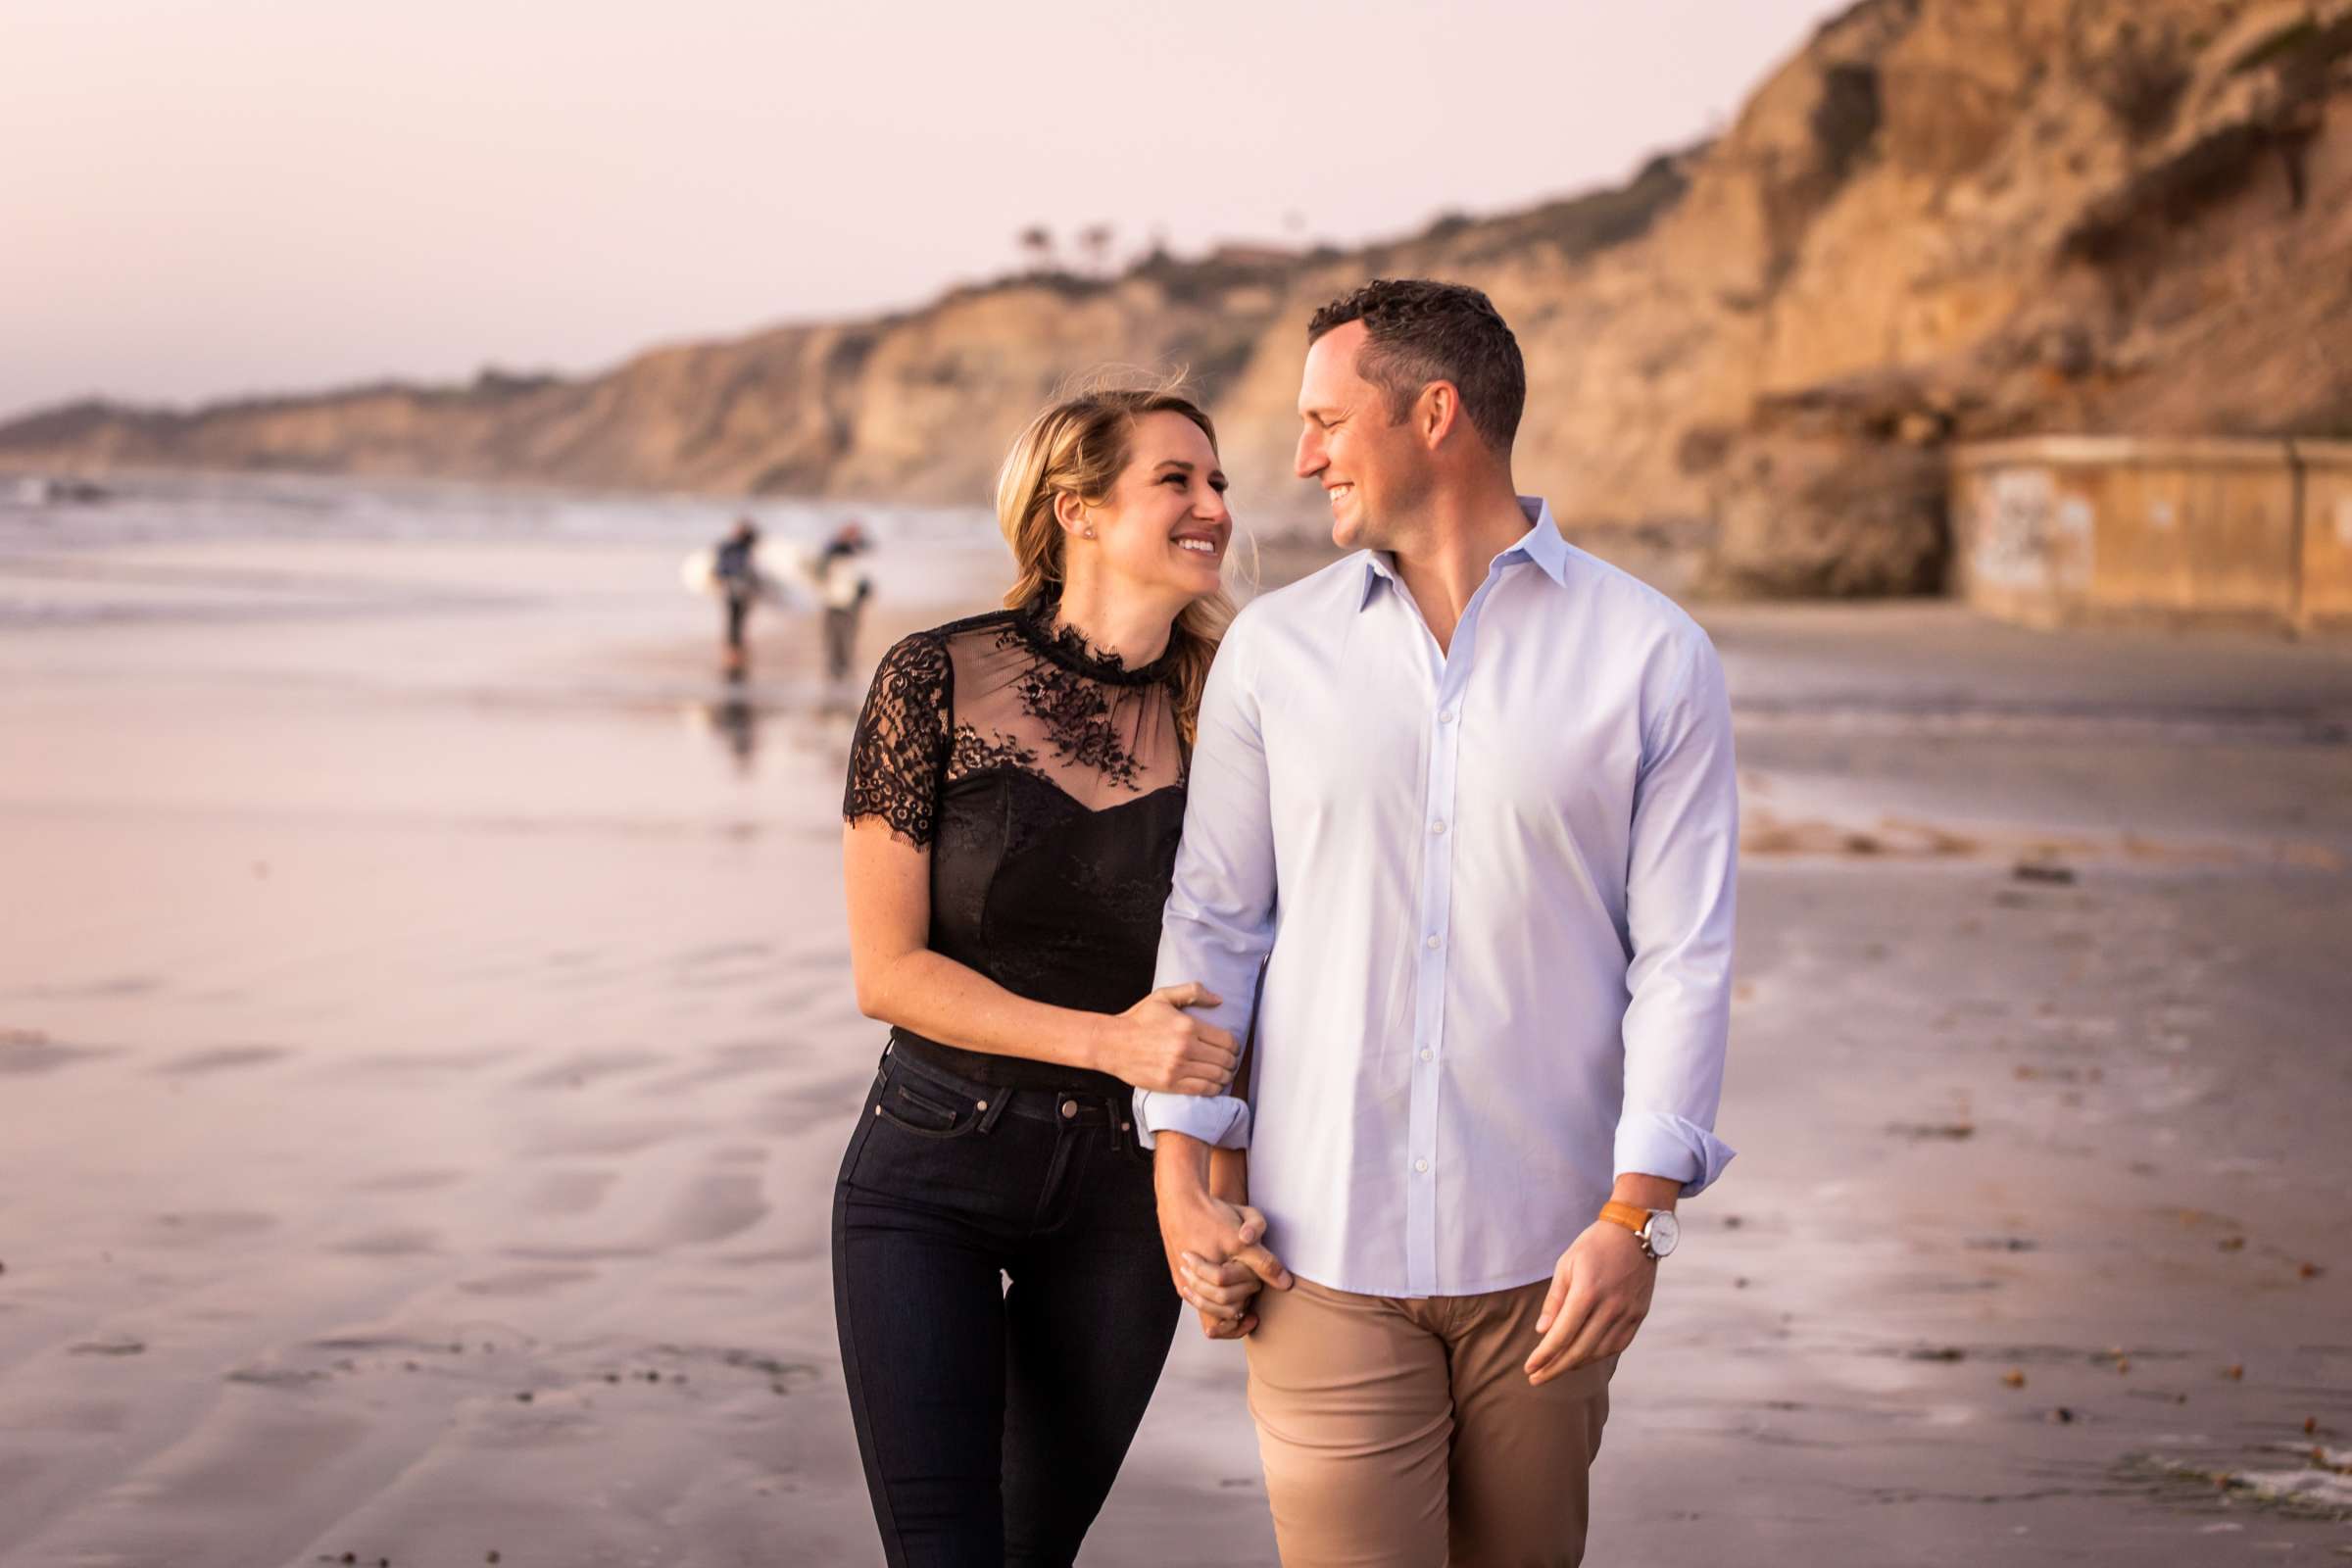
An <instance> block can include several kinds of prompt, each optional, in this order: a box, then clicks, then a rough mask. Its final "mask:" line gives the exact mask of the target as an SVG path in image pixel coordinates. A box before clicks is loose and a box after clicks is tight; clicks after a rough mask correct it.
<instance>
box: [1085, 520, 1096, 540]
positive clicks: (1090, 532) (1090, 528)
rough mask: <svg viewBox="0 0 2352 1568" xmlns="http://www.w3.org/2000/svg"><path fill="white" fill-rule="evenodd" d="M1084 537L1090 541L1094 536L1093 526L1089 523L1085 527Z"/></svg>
mask: <svg viewBox="0 0 2352 1568" xmlns="http://www.w3.org/2000/svg"><path fill="white" fill-rule="evenodd" d="M1086 536H1087V537H1088V538H1089V539H1092V538H1093V537H1094V536H1095V525H1094V524H1093V523H1091V522H1090V523H1088V524H1087V525H1086Z"/></svg>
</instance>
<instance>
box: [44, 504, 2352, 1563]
mask: <svg viewBox="0 0 2352 1568" xmlns="http://www.w3.org/2000/svg"><path fill="white" fill-rule="evenodd" d="M674 556H675V553H674V552H669V551H662V550H658V549H654V548H651V547H647V546H643V545H635V544H625V543H609V544H602V545H595V546H580V547H576V548H570V549H566V550H564V551H561V552H552V551H549V550H546V549H540V548H529V547H524V546H519V545H500V546H481V547H467V546H464V545H459V544H452V543H447V542H441V543H416V542H412V543H405V544H394V543H370V542H366V541H343V542H339V543H320V544H316V545H306V544H302V543H298V542H293V541H287V540H275V541H269V542H252V541H242V542H241V541H237V540H234V539H223V540H214V541H209V542H205V543H201V544H184V545H161V544H144V545H125V546H122V547H118V548H114V549H110V550H106V551H103V552H97V553H86V554H68V553H62V552H61V553H39V552H29V551H18V552H16V553H14V554H12V555H10V556H9V558H8V559H7V560H5V561H0V594H7V595H15V596H17V597H18V598H20V599H22V598H24V597H25V596H34V597H39V598H42V599H44V600H53V601H55V602H57V603H60V604H67V603H71V604H75V605H80V606H82V607H84V608H87V607H88V606H91V605H97V606H99V607H100V608H101V610H102V611H103V613H95V614H89V615H81V616H78V617H68V618H63V619H60V620H59V621H57V622H56V623H53V624H25V623H19V624H14V625H7V626H0V749H4V750H5V755H6V759H7V761H6V766H5V767H0V865H5V866H6V867H7V869H8V884H9V886H8V896H7V900H6V913H5V916H4V917H0V924H4V929H5V941H4V942H0V1564H5V1565H7V1568H29V1565H36V1564H37V1565H52V1564H58V1565H62V1564H124V1565H140V1568H145V1565H151V1564H154V1565H162V1564H170V1565H172V1568H201V1565H211V1564H220V1565H222V1568H227V1565H237V1568H250V1565H255V1564H284V1565H288V1568H292V1565H297V1564H309V1563H314V1562H318V1561H320V1560H322V1559H324V1560H332V1561H341V1560H343V1554H344V1553H346V1552H349V1553H351V1554H353V1558H354V1559H355V1560H357V1561H362V1562H374V1561H377V1560H379V1559H382V1558H389V1559H390V1560H391V1561H392V1562H394V1563H397V1564H437V1563H445V1564H464V1563H480V1562H484V1561H487V1560H490V1558H489V1554H490V1553H492V1552H496V1553H497V1554H498V1558H497V1560H498V1561H500V1562H501V1563H504V1564H525V1565H527V1564H554V1565H564V1568H584V1565H594V1564H615V1565H618V1564H735V1563H761V1564H777V1563H809V1564H836V1563H838V1564H864V1563H870V1562H876V1561H878V1560H879V1551H878V1549H877V1548H876V1547H875V1545H874V1544H873V1540H872V1527H871V1522H870V1516H869V1514H868V1511H867V1505H866V1501H865V1497H864V1494H863V1490H862V1486H861V1484H860V1482H859V1479H858V1463H857V1457H856V1452H855V1447H854V1444H853V1442H852V1439H851V1435H850V1429H849V1418H848V1410H847V1407H846V1404H845V1403H844V1400H843V1397H842V1393H841V1384H840V1376H839V1368H838V1366H837V1364H836V1359H835V1354H834V1350H833V1332H832V1324H831V1295H830V1290H829V1287H828V1283H827V1266H826V1258H825V1240H826V1222H827V1204H828V1201H829V1196H830V1186H831V1180H832V1175H833V1171H834V1168H835V1165H836V1163H837V1161H838V1159H839V1154H840V1150H841V1147H842V1144H843V1141H844V1140H845V1138H846V1136H847V1131H848V1126H849V1122H850V1120H851V1116H852V1113H853V1112H854V1110H855V1108H856V1105H857V1102H858V1097H859V1095H860V1094H861V1093H862V1090H863V1087H864V1084H865V1082H866V1080H867V1077H868V1075H869V1073H870V1071H871V1064H872V1060H873V1057H874V1055H875V1053H876V1052H877V1050H878V1049H879V1044H880V1038H879V1037H880V1031H879V1029H878V1027H877V1026H875V1025H873V1024H872V1023H870V1022H868V1021H866V1020H864V1019H862V1018H860V1017H858V1014H857V1012H856V1009H855V1007H854V1006H853V1005H852V1002H851V996H850V987H849V981H848V975H847V969H846V956H845V944H844V938H843V933H842V930H841V921H840V914H839V904H840V899H839V885H838V866H837V863H836V833H837V826H836V815H835V813H836V810H837V802H838V797H839V787H840V774H841V766H842V761H843V757H844V753H845V747H846V742H847V735H848V728H849V715H848V713H847V711H846V704H847V701H848V698H849V696H850V695H851V694H845V693H834V692H827V691H826V690H824V689H823V687H822V685H821V683H819V682H817V681H815V680H813V679H812V678H811V676H810V674H809V667H808V662H807V661H808V655H809V652H810V651H811V648H812V644H813V637H812V636H811V635H810V634H809V628H808V627H806V626H803V625H799V624H794V623H790V622H785V621H780V620H776V619H774V618H772V617H771V619H770V621H769V622H768V624H766V625H765V626H764V627H762V628H760V649H759V655H760V657H759V662H758V663H757V665H756V668H755V675H754V679H753V680H752V681H751V682H750V683H748V684H747V685H746V686H745V687H742V688H729V687H727V686H725V685H723V684H722V683H719V682H717V681H715V680H713V679H712V678H711V673H710V670H711V663H712V660H711V654H712V649H711V636H712V633H713V619H714V617H712V616H711V615H710V614H709V613H707V607H705V606H701V605H696V604H692V603H690V602H687V601H686V600H684V599H683V598H682V596H680V595H679V594H678V592H677V591H676V589H675V587H674V581H675V578H674V568H675V559H674ZM986 597H987V595H986V593H985V590H984V589H982V590H977V591H975V592H974V593H973V594H972V595H971V596H970V598H969V600H968V601H967V602H966V604H964V605H963V606H960V607H955V608H977V607H978V606H979V605H980V604H982V603H984V602H985V600H986ZM950 608H951V607H948V606H945V605H942V606H939V607H936V608H934V607H929V606H921V607H918V606H912V605H907V604H904V603H902V604H899V605H897V606H896V607H894V608H893V610H892V614H893V615H894V616H895V617H898V618H899V619H901V620H902V621H904V620H907V619H929V618H937V617H939V616H943V615H944V614H946V613H948V611H949V609H950ZM1705 618H1706V619H1707V620H1708V621H1709V624H1710V626H1711V628H1712V629H1713V630H1714V632H1715V634H1716V636H1717V639H1718V642H1719V645H1720V646H1721V647H1722V648H1723V650H1724V653H1725V657H1726V661H1727V665H1728V667H1729V669H1730V670H1731V674H1732V681H1733V686H1734V691H1735V698H1736V702H1737V703H1738V705H1739V710H1740V744H1741V757H1742V766H1743V773H1744V779H1745V785H1746V801H1747V807H1748V817H1749V820H1748V836H1749V837H1748V842H1749V851H1750V853H1749V855H1748V857H1747V858H1746V860H1745V862H1744V864H1743V871H1742V875H1743V886H1742V900H1743V903H1742V910H1741V951H1740V976H1741V980H1740V993H1739V1001H1738V1004H1737V1007H1736V1032H1735V1039H1734V1054H1733V1060H1732V1065H1731V1071H1730V1086H1729V1091H1728V1095H1727V1102H1726V1106H1725V1110H1724V1114H1723V1117H1722V1123H1721V1130H1722V1132H1723V1134H1724V1136H1725V1137H1726V1138H1727V1139H1729V1140H1730V1141H1731V1142H1732V1143H1733V1144H1734V1145H1735V1146H1737V1147H1738V1148H1739V1149H1740V1151H1741V1154H1740V1159H1739V1160H1738V1161H1737V1162H1736V1163H1735V1164H1734V1166H1733V1167H1732V1170H1731V1172H1730V1174H1729V1175H1728V1176H1727V1177H1726V1178H1725V1180H1724V1182H1723V1184H1722V1185H1721V1186H1720V1187H1719V1188H1718V1189H1716V1190H1715V1191H1714V1192H1712V1193H1710V1194H1708V1195H1706V1196H1705V1197H1704V1198H1702V1199H1701V1200H1698V1201H1694V1202H1693V1203H1692V1204H1691V1205H1690V1207H1689V1209H1688V1210H1687V1215H1688V1221H1687V1233H1686V1234H1687V1240H1686V1243H1685V1250H1684V1252H1683V1253H1682V1254H1680V1255H1678V1256H1677V1257H1676V1258H1675V1259H1673V1260H1672V1262H1671V1263H1670V1264H1669V1265H1668V1266H1667V1271H1666V1274H1665V1276H1664V1279H1663V1281H1662V1283H1661V1287H1660V1292H1659V1298H1658V1303H1657V1309H1656V1312H1655V1315H1654V1316H1653V1318H1652V1319H1651V1321H1650V1323H1649V1324H1648V1325H1647V1326H1646V1327H1645V1329H1644V1331H1643V1335H1642V1342H1641V1344H1640V1345H1639V1346H1638V1347H1637V1348H1636V1349H1635V1351H1634V1352H1633V1353H1632V1354H1631V1355H1629V1356H1628V1358H1627V1361H1626V1364H1625V1367H1624V1369H1623V1371H1622V1372H1621V1373H1620V1375H1619V1377H1618V1380H1617V1383H1616V1389H1615V1393H1616V1399H1615V1411H1614V1414H1613V1416H1612V1420H1611V1424H1610V1428H1609V1432H1608V1437H1607V1445H1606V1449H1605V1452H1604V1454H1603V1457H1602V1458H1601V1460H1600V1462H1599V1466H1598V1469H1597V1470H1596V1472H1595V1490H1596V1498H1597V1502H1596V1510H1595V1511H1596V1524H1595V1527H1594V1534H1593V1553H1592V1556H1591V1559H1590V1560H1591V1561H1593V1563H1595V1564H1618V1563H1625V1564H1633V1563H1640V1564H1655V1565H1679V1564H1692V1565H1696V1564H1715V1563H1721V1562H1724V1561H1727V1560H1729V1561H1746V1562H1783V1561H1809V1562H1818V1563H1825V1564H1830V1563H1836V1564H1842V1563H1855V1564H1876V1563H1886V1562H1904V1563H1952V1564H1960V1563H1972V1564H1973V1563H1978V1562H1984V1561H1988V1560H1998V1561H2003V1562H2023V1563H2040V1562H2053V1563H2055V1562H2069V1563H2080V1562H2087V1563H2112V1564H2119V1565H2120V1564H2127V1563H2130V1564H2143V1563H2181V1564H2207V1563H2237V1562H2257V1561H2259V1562H2270V1561H2275V1560H2278V1558H2279V1557H2280V1556H2284V1557H2286V1558H2287V1559H2288V1560H2313V1559H2319V1560H2327V1559H2330V1558H2333V1557H2335V1556H2337V1555H2338V1554H2352V1526H2348V1525H2347V1524H2346V1523H2345V1522H2343V1521H2344V1516H2345V1514H2346V1512H2347V1511H2348V1510H2352V1477H2347V1476H2345V1475H2344V1474H2343V1473H2341V1469H2340V1467H2341V1466H2342V1465H2344V1464H2345V1463H2347V1462H2352V1328H2348V1327H2347V1324H2352V1295H2348V1293H2347V1289H2346V1287H2347V1284H2348V1283H2352V1220H2348V1219H2347V1215H2346V1209H2345V1204H2344V1202H2343V1201H2342V1197H2341V1194H2342V1192H2343V1190H2344V1188H2345V1186H2346V1184H2347V1181H2352V1154H2347V1152H2346V1151H2347V1147H2348V1141H2347V1139H2346V1138H2345V1136H2344V1127H2345V1122H2346V1109H2347V1106H2352V1049H2348V1045H2352V1041H2348V1038H2347V1029H2346V1025H2345V1022H2344V1020H2345V1019H2346V1018H2348V1017H2352V965H2348V964H2347V963H2346V956H2347V933H2348V932H2352V871H2348V869H2347V867H2352V654H2347V652H2346V651H2345V650H2344V649H2342V648H2340V647H2339V648H2335V649H2327V648H2309V647H2295V646H2291V645H2283V644H2275V643H2264V642H2256V641H2250V640H2239V639H2201V640H2197V641H2189V642H2182V641H2170V640H2165V639H2160V638H2152V637H2148V638H2140V637H2122V636H2108V637H2092V636H2087V635H2069V636H2063V637H2041V636H2036V635H2033V634H2028V633H2023V632H2016V631H2012V630H2008V629H2006V628H2000V627H1994V626H1987V625H1985V624H1983V623H1981V622H1978V621H1975V620H1973V619H1971V618H1970V617H1969V616H1967V615H1966V614H1965V613H1961V612H1959V611H1956V610H1954V609H1952V608H1950V607H1945V606H1914V607H1880V608H1871V609H1847V610H1831V609H1804V610H1770V609H1766V610H1758V609H1747V610H1721V611H1714V612H1709V613H1707V614H1706V616H1705ZM873 630H874V635H873V636H871V637H870V638H869V647H868V650H867V652H868V655H869V657H870V655H871V654H872V653H874V652H877V651H878V649H879V647H880V645H881V642H882V641H883V639H884V637H885V636H886V635H887V632H888V626H887V625H882V624H878V625H877V626H876V627H875V628H873ZM2021 865H2022V866H2024V867H2025V868H2026V869H2025V871H2024V872H2023V873H2022V874H2021V872H2020V869H2019V868H2020V866H2021ZM2307 1423H2308V1424H2309V1426H2310V1430H2308V1431H2307V1430H2306V1426H2307ZM2315 1449H2316V1450H2317V1451H2318V1452H2319V1453H2320V1455H2321V1456H2322V1459H2323V1460H2324V1461H2325V1462H2324V1463H2315V1462H2314V1461H2313V1458H2312V1454H2313V1452H2314V1450H2315ZM2232 1477H2235V1478H2238V1481H2237V1483H2236V1484H2232V1483H2231V1482H2230V1480H2229V1478H2232ZM2296 1497H2299V1498H2300V1501H2296V1500H2295V1498H2296ZM1086 1560H1087V1561H1088V1562H1090V1563H1098V1564H1103V1565H1120V1564H1133V1565H1147V1564H1164V1563H1175V1562H1193V1561H1216V1562H1222V1563H1241V1564H1252V1563H1270V1562H1271V1561H1272V1560H1273V1559H1272V1550H1271V1535H1270V1531H1269V1530H1268V1527H1267V1525H1266V1521H1265V1515H1264V1503H1263V1495H1262V1491H1261V1489H1260V1488H1259V1485H1258V1482H1257V1479H1256V1462H1255V1451H1254V1443H1253V1439H1252V1437H1251V1433H1250V1425H1249V1421H1248V1417H1247V1414H1246V1412H1245V1411H1244V1409H1243V1406H1242V1402H1241V1394H1240V1361H1239V1356H1238V1353H1237V1352H1236V1351H1235V1350H1234V1349H1233V1348H1231V1347H1220V1346H1209V1345H1206V1344H1203V1343H1201V1342H1200V1340H1199V1339H1198V1337H1197V1335H1194V1334H1193V1333H1192V1332H1191V1331H1189V1330H1188V1331H1186V1333H1185V1335H1184V1336H1182V1337H1181V1338H1180V1339H1179V1342H1178V1347H1177V1350H1176V1354H1175V1356H1174V1359H1173V1361H1172V1363H1171V1367H1170V1370H1169V1373H1168V1376H1167V1378H1166V1380H1165V1382H1164V1383H1163V1385H1162V1387H1161V1390H1160V1393H1159V1396H1158V1398H1157V1400H1156V1402H1155V1403H1154V1405H1153V1408H1152V1414H1151V1416H1150V1418H1149V1419H1148V1421H1147V1423H1146V1425H1145V1428H1144V1431H1143V1434H1142V1436H1141V1437H1140V1439H1139V1440H1138V1443H1137V1446H1136V1449H1135V1452H1134V1455H1133V1457H1132V1459H1131V1461H1130V1463H1129V1465H1128V1467H1127V1470H1126V1472H1125V1475H1124V1477H1123V1479H1122V1481H1121V1483H1120V1486H1119V1489H1118V1491H1117V1493H1116V1494H1115V1495H1114V1496H1113V1498H1112V1500H1111V1503H1110V1506H1109V1508H1108V1510H1107V1511H1106V1513H1105V1515H1104V1517H1103V1521H1102V1522H1101V1524H1100V1525H1099V1526H1098V1528H1097V1531H1096V1533H1095V1536H1094V1538H1093V1541H1092V1544H1091V1545H1090V1548H1089V1550H1088V1553H1087V1556H1086Z"/></svg>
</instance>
